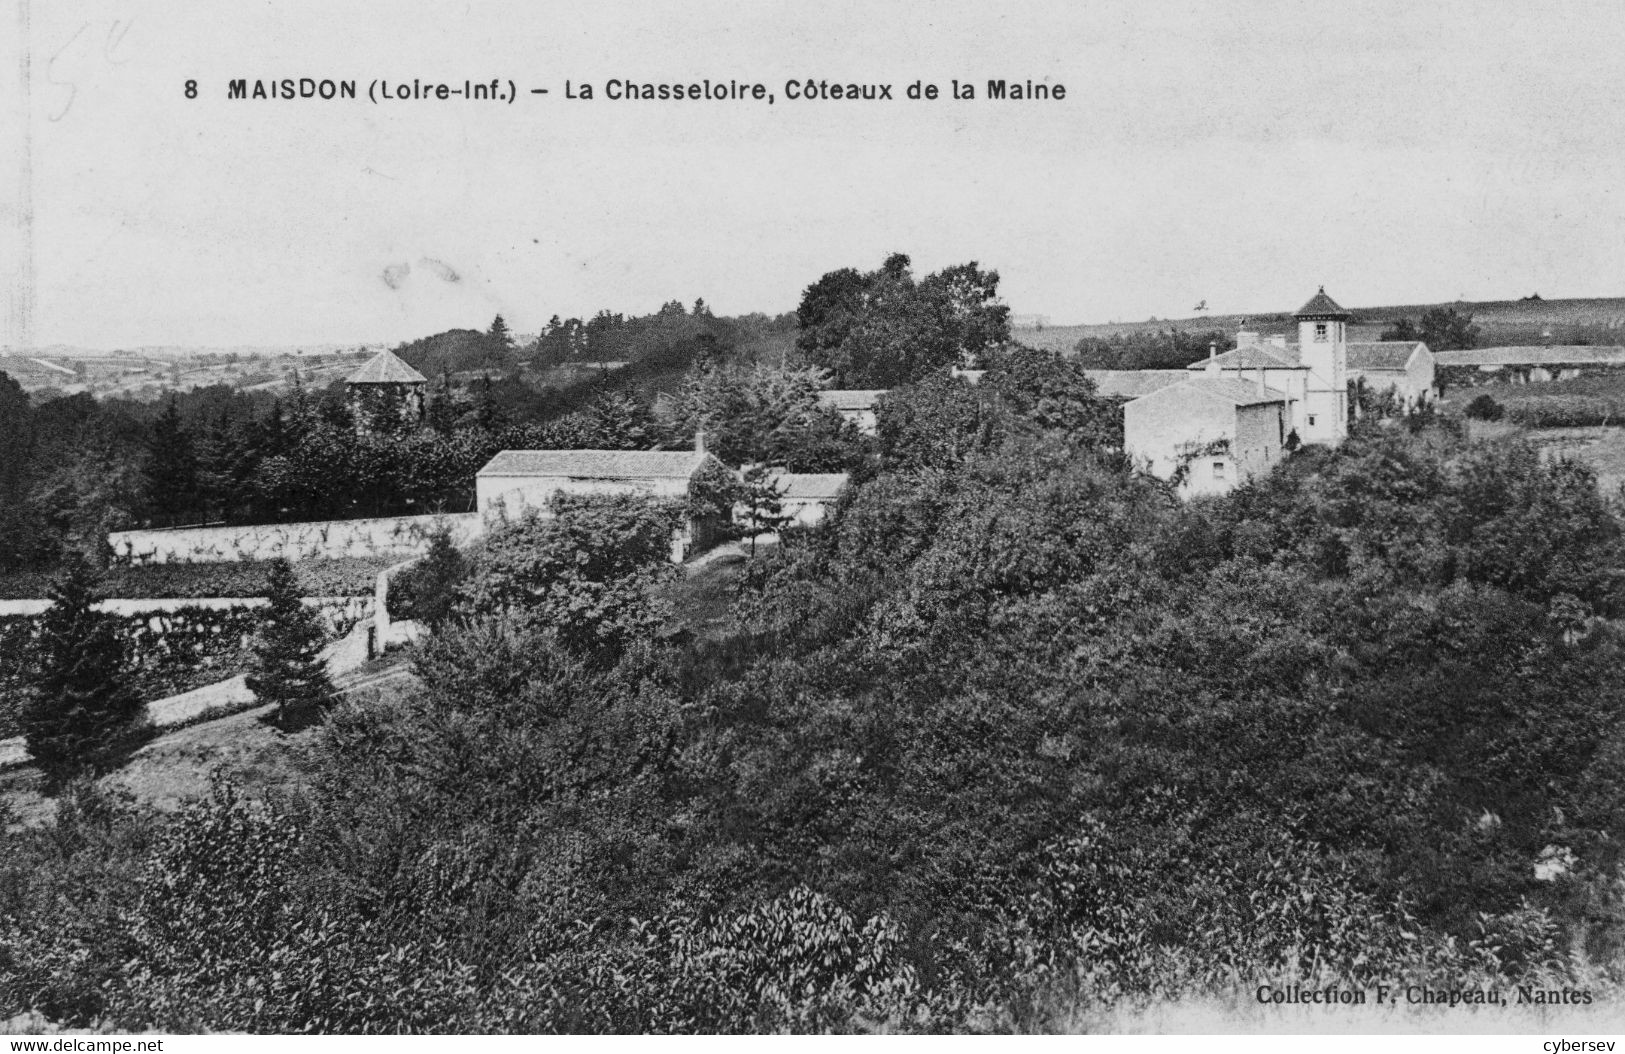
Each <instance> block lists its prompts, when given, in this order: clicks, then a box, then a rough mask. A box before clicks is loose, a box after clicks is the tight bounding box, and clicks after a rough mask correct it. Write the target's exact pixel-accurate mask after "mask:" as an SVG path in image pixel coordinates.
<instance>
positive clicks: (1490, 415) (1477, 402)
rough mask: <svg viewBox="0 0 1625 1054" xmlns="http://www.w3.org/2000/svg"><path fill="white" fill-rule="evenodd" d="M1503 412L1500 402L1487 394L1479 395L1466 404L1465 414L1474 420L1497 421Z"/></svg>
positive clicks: (1504, 411)
mask: <svg viewBox="0 0 1625 1054" xmlns="http://www.w3.org/2000/svg"><path fill="white" fill-rule="evenodd" d="M1505 413H1506V410H1505V409H1504V408H1503V407H1502V406H1501V404H1500V403H1498V402H1496V401H1495V400H1494V399H1492V398H1491V397H1489V396H1488V395H1480V396H1478V397H1477V398H1475V399H1474V400H1473V401H1472V402H1470V403H1468V404H1467V416H1468V417H1471V418H1473V419H1474V420H1475V421H1499V420H1500V419H1501V418H1502V416H1503V415H1504V414H1505Z"/></svg>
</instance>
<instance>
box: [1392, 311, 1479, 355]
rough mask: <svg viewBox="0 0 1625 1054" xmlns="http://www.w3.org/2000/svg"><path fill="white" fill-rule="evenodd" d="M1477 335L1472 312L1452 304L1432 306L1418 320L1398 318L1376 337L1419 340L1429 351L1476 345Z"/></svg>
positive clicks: (1477, 330) (1459, 349) (1461, 348)
mask: <svg viewBox="0 0 1625 1054" xmlns="http://www.w3.org/2000/svg"><path fill="white" fill-rule="evenodd" d="M1478 336H1479V329H1478V327H1477V326H1475V325H1473V316H1472V315H1470V314H1467V313H1466V312H1458V311H1457V310H1456V309H1455V308H1453V307H1435V308H1429V309H1428V310H1426V311H1424V312H1422V320H1421V321H1420V322H1419V323H1418V322H1412V321H1411V320H1410V319H1408V318H1402V319H1400V320H1399V321H1398V322H1396V323H1394V325H1393V326H1392V327H1391V328H1389V329H1387V330H1384V331H1383V333H1382V336H1381V337H1380V338H1379V339H1381V340H1420V341H1422V342H1423V343H1425V344H1427V346H1428V350H1430V351H1462V350H1466V349H1468V348H1476V347H1478Z"/></svg>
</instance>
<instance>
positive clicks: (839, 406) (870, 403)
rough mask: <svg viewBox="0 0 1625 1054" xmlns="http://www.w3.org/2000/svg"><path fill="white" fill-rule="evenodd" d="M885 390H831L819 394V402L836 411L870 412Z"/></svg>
mask: <svg viewBox="0 0 1625 1054" xmlns="http://www.w3.org/2000/svg"><path fill="white" fill-rule="evenodd" d="M885 394H886V389H885V388H831V389H830V390H828V391H823V392H819V393H818V401H819V403H820V404H822V405H824V406H828V407H830V408H831V409H834V410H870V409H873V408H874V405H875V400H876V399H878V398H880V397H881V396H882V395H885Z"/></svg>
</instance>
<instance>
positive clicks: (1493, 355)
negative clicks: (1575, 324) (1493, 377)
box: [1433, 344, 1625, 366]
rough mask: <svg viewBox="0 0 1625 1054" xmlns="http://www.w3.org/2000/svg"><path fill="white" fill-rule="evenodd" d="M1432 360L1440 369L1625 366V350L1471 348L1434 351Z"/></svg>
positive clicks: (1576, 346)
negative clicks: (1463, 367)
mask: <svg viewBox="0 0 1625 1054" xmlns="http://www.w3.org/2000/svg"><path fill="white" fill-rule="evenodd" d="M1433 361H1434V362H1435V363H1437V364H1438V365H1440V366H1555V365H1575V366H1585V365H1590V364H1595V365H1625V348H1621V347H1616V346H1613V345H1606V346H1598V347H1590V346H1587V345H1579V344H1554V345H1551V346H1549V347H1548V346H1545V345H1536V346H1528V347H1506V348H1473V349H1471V350H1468V351H1436V352H1434V353H1433Z"/></svg>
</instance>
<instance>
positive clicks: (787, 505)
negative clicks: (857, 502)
mask: <svg viewBox="0 0 1625 1054" xmlns="http://www.w3.org/2000/svg"><path fill="white" fill-rule="evenodd" d="M772 481H773V485H774V486H775V487H777V488H778V490H779V511H780V512H781V513H782V514H783V515H785V516H788V517H790V522H791V523H793V524H797V525H800V526H802V527H812V526H814V525H816V524H818V523H820V522H822V521H823V519H824V516H825V514H826V513H827V512H828V511H829V507H830V506H831V505H834V504H835V501H836V499H838V498H839V497H840V496H841V490H842V489H843V488H844V487H845V486H846V482H847V474H846V473H845V472H779V473H776V474H774V476H773V477H772Z"/></svg>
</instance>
